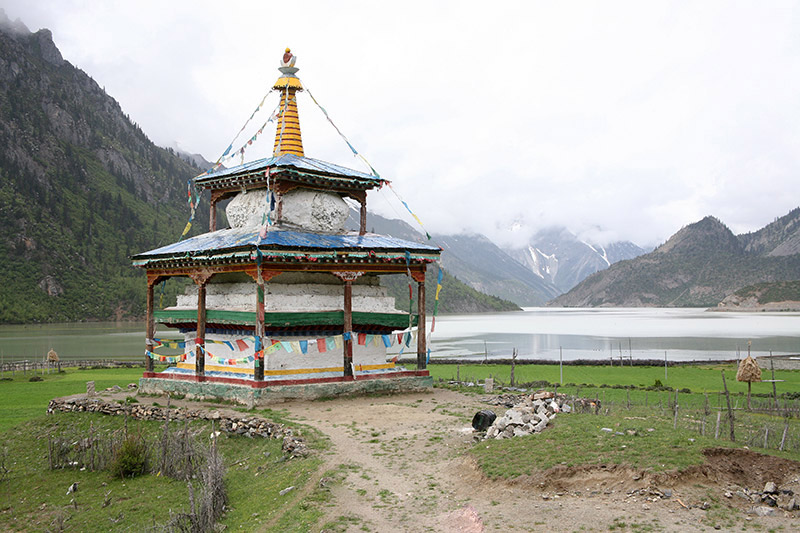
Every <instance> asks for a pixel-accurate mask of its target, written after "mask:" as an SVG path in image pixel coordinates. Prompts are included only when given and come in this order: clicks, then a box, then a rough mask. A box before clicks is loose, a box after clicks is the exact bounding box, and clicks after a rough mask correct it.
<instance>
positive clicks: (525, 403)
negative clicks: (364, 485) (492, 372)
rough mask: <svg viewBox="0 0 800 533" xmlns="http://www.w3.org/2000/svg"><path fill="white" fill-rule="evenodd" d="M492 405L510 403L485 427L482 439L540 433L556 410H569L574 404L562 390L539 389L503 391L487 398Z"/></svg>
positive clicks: (553, 416)
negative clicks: (528, 392)
mask: <svg viewBox="0 0 800 533" xmlns="http://www.w3.org/2000/svg"><path fill="white" fill-rule="evenodd" d="M487 403H489V404H492V405H503V406H507V407H509V404H511V405H510V407H511V408H510V409H508V410H507V411H506V412H505V414H504V415H503V416H501V417H498V418H497V419H496V420H495V421H494V423H493V424H492V425H491V426H489V428H488V429H487V430H486V434H485V435H484V436H483V439H484V440H486V439H508V438H511V437H521V436H523V435H530V434H532V433H540V432H542V431H543V430H544V429H545V428H546V427H547V424H548V423H549V422H550V421H551V420H553V419H554V418H555V417H556V414H558V413H569V412H572V410H573V408H572V405H571V404H570V401H569V400H568V398H567V396H566V395H565V394H556V393H554V392H551V391H539V392H536V393H534V394H529V395H511V394H503V395H500V396H497V397H495V398H491V399H489V400H487Z"/></svg>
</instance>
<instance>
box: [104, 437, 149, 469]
mask: <svg viewBox="0 0 800 533" xmlns="http://www.w3.org/2000/svg"><path fill="white" fill-rule="evenodd" d="M147 455H148V451H147V443H146V442H145V441H144V439H142V438H141V437H140V436H139V435H129V436H128V437H126V438H125V440H124V441H122V446H120V447H119V449H118V450H117V452H116V453H115V454H114V460H113V461H112V462H111V466H110V470H111V474H112V475H113V476H115V477H121V478H123V479H124V478H126V477H136V476H139V475H142V474H144V473H145V472H146V471H147V462H148V461H147V459H148V457H147Z"/></svg>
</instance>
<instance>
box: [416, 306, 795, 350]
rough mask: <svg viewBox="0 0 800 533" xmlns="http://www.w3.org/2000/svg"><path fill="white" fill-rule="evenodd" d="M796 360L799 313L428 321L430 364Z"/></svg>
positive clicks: (601, 313)
mask: <svg viewBox="0 0 800 533" xmlns="http://www.w3.org/2000/svg"><path fill="white" fill-rule="evenodd" d="M748 341H752V348H751V350H752V353H753V355H754V356H755V355H768V354H769V351H770V350H772V352H773V354H775V355H785V354H798V353H800V313H731V312H725V313H722V312H711V311H706V310H705V309H672V308H670V309H663V308H657V309H655V308H646V309H643V308H613V309H610V308H603V309H574V308H569V309H566V308H527V309H525V310H524V311H521V312H519V311H518V312H509V313H498V314H487V315H448V316H443V317H438V318H437V319H436V330H435V331H434V333H433V338H432V341H431V342H432V350H431V357H432V358H435V357H455V356H460V357H467V358H470V359H483V358H484V357H487V356H488V357H489V358H492V357H494V358H497V357H510V356H511V352H512V350H513V349H514V348H516V349H517V350H518V353H519V358H520V359H546V360H552V361H558V360H559V355H560V352H561V353H563V358H564V360H565V361H566V360H574V359H593V360H606V361H607V360H608V359H609V358H610V357H613V358H614V359H615V360H619V358H620V356H621V357H622V358H624V359H625V360H627V359H628V358H629V357H633V358H634V359H656V360H661V361H663V360H664V352H665V351H666V352H667V357H668V359H669V360H671V361H690V360H725V359H737V350H738V351H739V352H740V353H744V354H745V355H746V354H747V342H748Z"/></svg>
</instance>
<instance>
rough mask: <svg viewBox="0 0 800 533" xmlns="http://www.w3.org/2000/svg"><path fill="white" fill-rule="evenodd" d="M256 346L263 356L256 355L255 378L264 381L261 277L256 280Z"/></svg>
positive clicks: (262, 285) (262, 292)
mask: <svg viewBox="0 0 800 533" xmlns="http://www.w3.org/2000/svg"><path fill="white" fill-rule="evenodd" d="M259 268H261V267H259ZM255 333H256V348H257V349H258V348H260V349H261V354H262V355H261V358H260V359H259V358H258V357H256V359H255V367H254V368H253V379H254V380H256V381H264V363H265V362H266V361H265V360H266V357H264V355H263V354H264V351H263V350H264V280H263V279H261V276H259V279H258V280H257V282H256V331H255Z"/></svg>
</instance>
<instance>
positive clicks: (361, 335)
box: [358, 333, 367, 346]
mask: <svg viewBox="0 0 800 533" xmlns="http://www.w3.org/2000/svg"><path fill="white" fill-rule="evenodd" d="M366 342H367V334H366V333H359V334H358V344H360V345H361V346H364V345H365V344H366Z"/></svg>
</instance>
